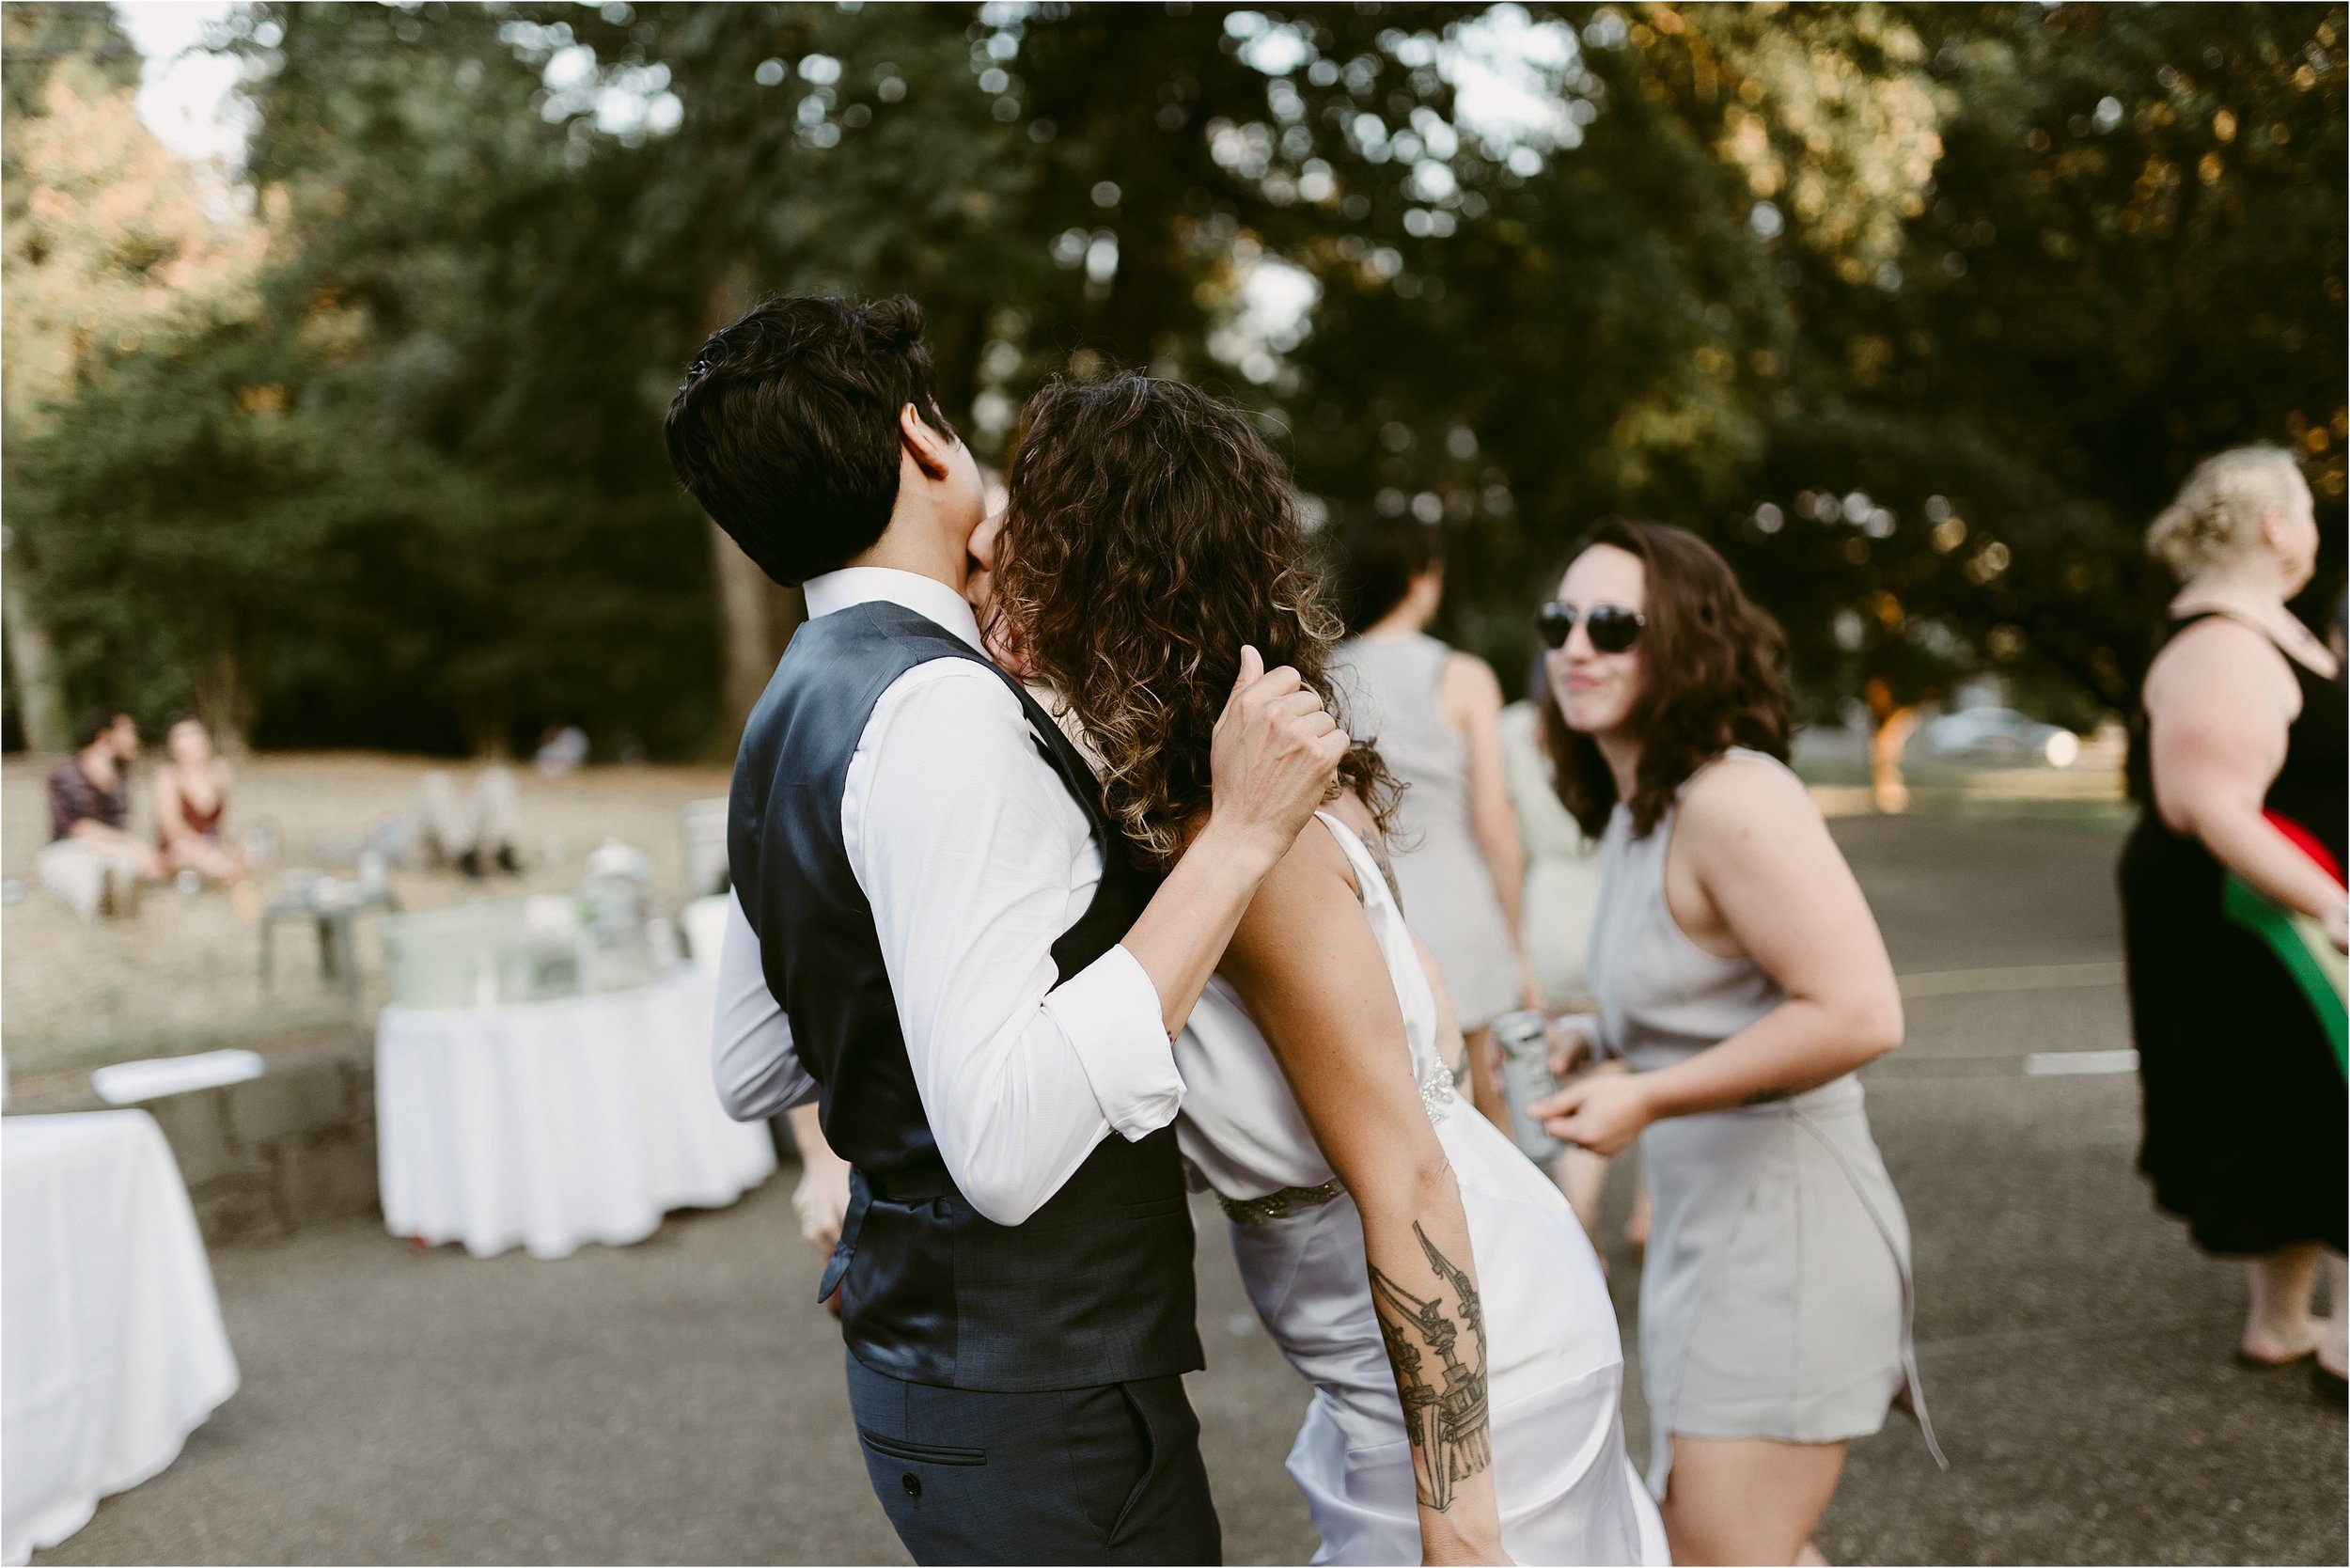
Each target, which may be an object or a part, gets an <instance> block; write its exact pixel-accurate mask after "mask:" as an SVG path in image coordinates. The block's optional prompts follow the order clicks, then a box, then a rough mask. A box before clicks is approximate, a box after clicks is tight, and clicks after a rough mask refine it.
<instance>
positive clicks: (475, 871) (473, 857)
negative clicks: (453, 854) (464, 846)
mask: <svg viewBox="0 0 2350 1568" xmlns="http://www.w3.org/2000/svg"><path fill="white" fill-rule="evenodd" d="M457 869H458V870H461V871H462V872H464V873H465V876H466V878H467V879H468V880H470V881H473V882H479V881H480V880H481V852H480V851H479V850H467V851H466V852H465V853H464V854H462V855H459V856H458V857H457Z"/></svg>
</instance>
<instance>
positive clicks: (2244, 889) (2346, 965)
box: [2222, 810, 2350, 1077]
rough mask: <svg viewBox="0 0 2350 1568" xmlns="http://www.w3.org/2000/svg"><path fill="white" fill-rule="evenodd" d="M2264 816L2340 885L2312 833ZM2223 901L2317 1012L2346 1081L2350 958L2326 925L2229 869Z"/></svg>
mask: <svg viewBox="0 0 2350 1568" xmlns="http://www.w3.org/2000/svg"><path fill="white" fill-rule="evenodd" d="M2267 817H2268V821H2269V823H2270V824H2271V825H2273V826H2274V827H2275V828H2276V829H2277V831H2278V832H2279V833H2281V834H2283V835H2284V836H2285V837H2286V838H2287V839H2291V840H2292V841H2293V844H2294V846H2295V848H2296V849H2298V850H2300V852H2301V853H2302V854H2303V855H2308V856H2309V858H2310V860H2311V863H2312V864H2313V865H2315V866H2316V867H2318V869H2319V870H2323V871H2324V872H2325V873H2326V875H2328V876H2330V877H2332V878H2333V879H2334V886H2337V887H2341V886H2343V884H2342V867H2341V865H2340V864H2339V863H2338V862H2336V860H2335V859H2334V857H2333V855H2331V854H2330V853H2328V852H2327V850H2326V846H2325V845H2324V844H2322V843H2320V842H2318V840H2317V838H2316V836H2315V835H2314V834H2312V833H2311V832H2310V830H2309V829H2308V828H2306V827H2304V826H2302V825H2301V824H2300V823H2296V822H2295V821H2294V820H2293V819H2292V818H2290V817H2287V816H2284V815H2282V814H2280V813H2279V812H2276V811H2273V810H2272V811H2270V812H2268V813H2267ZM2222 898H2223V901H2224V907H2225V908H2226V910H2227V912H2228V918H2229V919H2231V920H2233V921H2234V922H2235V923H2236V924H2237V925H2239V926H2241V927H2243V928H2244V929H2245V930H2246V931H2248V932H2249V933H2251V934H2252V935H2253V936H2254V937H2256V938H2258V939H2259V941H2260V942H2261V944H2262V945H2263V946H2264V947H2265V948H2267V949H2268V950H2269V951H2270V952H2272V953H2274V954H2275V955H2276V956H2277V960H2278V962H2279V963H2280V964H2283V965H2284V966H2285V972H2286V973H2287V974H2288V975H2290V976H2292V977H2293V983H2294V985H2295V987H2296V988H2297V989H2298V990H2299V991H2300V993H2301V995H2302V996H2303V997H2304V998H2306V999H2307V1000H2308V1002H2309V1004H2310V1007H2311V1009H2312V1010H2313V1011H2315V1012H2316V1014H2317V1021H2318V1024H2319V1026H2320V1027H2322V1028H2323V1029H2324V1030H2325V1034H2326V1043H2327V1044H2329V1045H2331V1046H2332V1047H2333V1052H2334V1067H2335V1069H2336V1071H2338V1072H2341V1073H2342V1074H2343V1075H2344V1076H2345V1077H2350V959H2345V957H2344V956H2343V955H2342V953H2341V952H2339V951H2337V950H2336V949H2335V947H2334V945H2333V943H2332V941H2331V940H2330V939H2328V938H2327V936H2326V927H2325V925H2324V923H2323V922H2322V921H2320V920H2318V919H2317V918H2316V917H2314V916H2310V915H2304V914H2302V913H2300V912H2299V911H2298V910H2293V909H2287V908H2286V907H2285V906H2284V905H2282V904H2280V903H2279V902H2276V901H2275V900H2274V899H2271V898H2269V897H2268V896H2267V895H2266V894H2264V893H2262V892H2260V891H2259V890H2258V889H2256V888H2254V887H2253V886H2252V885H2251V884H2250V883H2248V882H2246V881H2245V880H2244V879H2243V878H2242V877H2240V876H2237V875H2236V874H2235V873H2234V872H2233V871H2231V872H2229V873H2228V880H2227V886H2226V890H2225V892H2224V893H2223V895H2222Z"/></svg>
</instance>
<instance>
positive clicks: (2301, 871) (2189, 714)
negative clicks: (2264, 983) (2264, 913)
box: [2146, 619, 2342, 930]
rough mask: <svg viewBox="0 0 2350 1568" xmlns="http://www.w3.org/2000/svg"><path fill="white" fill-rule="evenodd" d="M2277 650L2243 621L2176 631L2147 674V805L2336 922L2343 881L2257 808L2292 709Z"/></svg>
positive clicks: (2296, 905) (2247, 873) (2288, 898)
mask: <svg viewBox="0 0 2350 1568" xmlns="http://www.w3.org/2000/svg"><path fill="white" fill-rule="evenodd" d="M2283 661H2284V655H2283V654H2282V653H2279V651H2277V650H2276V649H2275V648H2274V647H2273V646H2271V645H2270V643H2269V642H2268V640H2267V639H2266V638H2265V637H2264V636H2262V635H2260V634H2259V633H2257V632H2255V631H2253V630H2251V629H2250V628H2249V627H2247V626H2242V625H2238V624H2237V623H2236V622H2234V621H2232V620H2226V619H2213V620H2207V621H2203V622H2201V624H2199V625H2196V626H2193V627H2190V628H2189V629H2188V630H2187V631H2186V632H2184V633H2182V634H2181V635H2179V636H2178V638H2177V639H2176V640H2175V641H2173V642H2172V643H2171V645H2170V647H2169V648H2168V649H2166V650H2164V651H2163V653H2162V655H2161V657H2159V658H2157V659H2156V660H2155V661H2154V668H2153V669H2152V670H2150V671H2149V672H2148V675H2147V681H2146V712H2147V719H2148V738H2149V740H2150V741H2151V743H2152V745H2153V758H2152V760H2153V763H2154V807H2155V809H2156V810H2158V811H2160V812H2161V813H2162V820H2163V822H2164V823H2165V824H2166V825H2168V826H2169V827H2170V830H2171V831H2172V832H2174V833H2183V834H2188V835H2191V836H2192V837H2193V838H2195V839H2198V840H2199V841H2201V844H2202V846H2203V847H2204V848H2205V849H2207V850H2209V851H2211V853H2212V855H2213V857H2214V858H2215V859H2217V861H2218V862H2219V863H2220V864H2221V865H2223V866H2225V867H2227V868H2228V870H2232V871H2233V872H2235V873H2236V875H2238V876H2240V877H2242V878H2243V879H2244V880H2245V881H2246V882H2248V883H2249V884H2251V886H2253V887H2254V888H2256V889H2258V890H2259V891H2260V892H2262V893H2264V894H2265V895H2266V896H2267V897H2269V898H2271V899H2274V900H2275V901H2276V902H2279V903H2280V904H2283V905H2284V906H2285V907H2286V908H2288V909H2294V910H2298V911H2300V912H2301V913H2302V914H2304V915H2314V916H2316V917H2319V918H2320V919H2324V920H2326V921H2327V922H2329V929H2333V930H2339V929H2340V927H2339V923H2338V922H2340V920H2341V919H2342V889H2341V888H2340V887H2338V886H2335V885H2334V879H2333V878H2331V877H2329V876H2327V875H2326V873H2325V872H2324V871H2323V870H2319V869H2318V868H2317V867H2316V866H2315V865H2313V864H2311V860H2310V857H2309V856H2308V855H2304V854H2303V853H2302V852H2301V851H2300V850H2299V849H2298V848H2297V847H2296V846H2295V844H2294V842H2293V840H2291V839H2287V838H2286V837H2285V836H2284V835H2283V834H2281V833H2279V832H2278V831H2277V829H2276V828H2275V827H2274V826H2272V825H2271V824H2270V823H2269V821H2268V819H2267V818H2266V817H2265V816H2264V815H2263V814H2262V810H2261V807H2262V801H2263V799H2264V797H2265V796H2266V795H2267V793H2268V787H2269V785H2270V784H2272V783H2274V782H2275V781H2276V777H2277V770H2278V769H2279V768H2281V767H2282V766H2283V765H2284V760H2285V736H2286V732H2287V730H2289V729H2291V728H2292V725H2293V720H2294V718H2295V712H2294V707H2295V696H2296V695H2297V694H2296V693H2295V691H2294V688H2293V683H2292V674H2291V672H2290V671H2289V670H2287V669H2285V668H2284V667H2282V666H2283Z"/></svg>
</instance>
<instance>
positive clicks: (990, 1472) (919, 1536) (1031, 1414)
mask: <svg viewBox="0 0 2350 1568" xmlns="http://www.w3.org/2000/svg"><path fill="white" fill-rule="evenodd" d="M848 1363H849V1404H850V1408H851V1409H852V1410H853V1411H854V1413H855V1416H856V1432H857V1443H858V1446H859V1447H860V1448H862V1449H863V1450H864V1451H865V1469H866V1473H867V1474H868V1475H869V1476H870V1477H871V1478H872V1482H873V1493H874V1496H876V1497H879V1498H881V1504H882V1507H883V1508H884V1509H885V1510H886V1511H887V1513H888V1514H889V1522H890V1524H891V1525H893V1526H895V1527H896V1529H897V1531H898V1539H899V1540H901V1541H902V1542H904V1543H905V1546H906V1550H907V1551H909V1552H911V1553H913V1554H914V1560H916V1561H917V1562H920V1563H926V1564H927V1563H966V1562H969V1563H995V1562H1002V1563H1088V1562H1104V1563H1129V1562H1131V1563H1213V1562H1220V1561H1221V1560H1223V1546H1224V1543H1223V1534H1222V1531H1221V1530H1220V1529H1218V1527H1217V1525H1216V1518H1215V1505H1214V1503H1212V1502H1211V1501H1210V1500H1209V1498H1208V1473H1207V1469H1206V1467H1205V1466H1202V1465H1201V1464H1200V1462H1199V1418H1198V1417H1196V1416H1194V1415H1193V1414H1192V1409H1191V1401H1190V1400H1189V1399H1187V1398H1185V1397H1184V1394H1183V1379H1182V1378H1180V1377H1153V1378H1146V1379H1142V1380H1140V1381H1137V1382H1133V1383H1113V1384H1110V1385H1108V1386H1106V1387H1103V1388H1066V1389H1056V1390H1054V1391H1052V1392H1049V1393H1033V1394H994V1393H983V1392H979V1391H976V1390H972V1389H965V1388H932V1387H931V1386H929V1385H927V1384H921V1383H902V1382H900V1381H899V1380H898V1379H896V1378H893V1377H885V1376H883V1375H882V1374H881V1373H879V1372H874V1371H872V1370H871V1369H870V1368H868V1367H866V1366H865V1365H864V1364H863V1363H862V1362H860V1361H858V1360H857V1358H856V1357H855V1356H849V1357H848Z"/></svg>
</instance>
